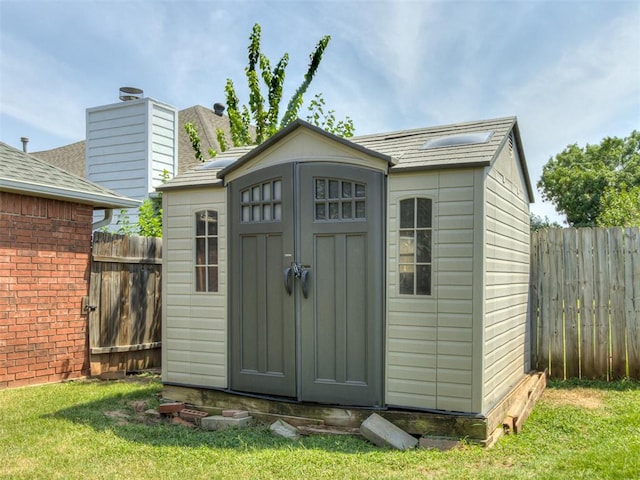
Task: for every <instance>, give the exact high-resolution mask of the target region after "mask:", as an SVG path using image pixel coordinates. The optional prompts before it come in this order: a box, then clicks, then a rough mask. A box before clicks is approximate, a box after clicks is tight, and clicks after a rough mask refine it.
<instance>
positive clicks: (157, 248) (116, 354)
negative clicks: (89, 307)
mask: <svg viewBox="0 0 640 480" xmlns="http://www.w3.org/2000/svg"><path fill="white" fill-rule="evenodd" d="M161 242H162V241H161V239H154V238H146V237H125V236H122V235H112V234H108V233H103V232H95V233H94V237H93V256H92V262H91V284H90V288H89V290H90V300H89V301H90V304H93V305H97V306H98V308H97V310H96V312H94V313H92V315H91V316H90V320H91V321H90V324H89V328H90V332H89V337H90V339H91V343H90V347H91V350H90V354H91V372H92V374H99V373H101V372H102V371H105V370H109V369H139V368H150V367H158V366H160V340H161V328H160V318H161V311H160V310H161V305H162V302H161V300H160V298H161V293H160V286H161V282H160V280H159V278H160V274H161V263H162V262H161V255H162V243H161Z"/></svg>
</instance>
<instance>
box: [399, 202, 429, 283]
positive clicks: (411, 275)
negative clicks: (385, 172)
mask: <svg viewBox="0 0 640 480" xmlns="http://www.w3.org/2000/svg"><path fill="white" fill-rule="evenodd" d="M432 243H433V229H432V201H431V199H428V198H409V199H406V200H401V201H400V229H399V242H398V250H399V259H398V270H399V291H400V294H402V295H431V275H432Z"/></svg>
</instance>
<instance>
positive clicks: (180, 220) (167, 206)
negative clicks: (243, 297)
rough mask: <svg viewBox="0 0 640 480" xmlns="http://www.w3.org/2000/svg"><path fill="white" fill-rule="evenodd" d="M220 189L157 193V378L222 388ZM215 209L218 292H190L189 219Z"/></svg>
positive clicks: (223, 217)
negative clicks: (160, 229)
mask: <svg viewBox="0 0 640 480" xmlns="http://www.w3.org/2000/svg"><path fill="white" fill-rule="evenodd" d="M225 198H226V191H225V190H224V189H222V188H210V187H209V188H202V189H197V190H171V191H167V192H165V193H164V195H163V208H164V211H165V212H166V213H165V217H164V225H165V226H164V229H165V230H164V245H163V248H164V252H163V256H164V259H163V282H164V284H163V291H164V292H166V294H165V296H164V304H163V309H162V312H163V320H162V321H163V325H165V328H164V329H163V339H162V346H163V357H162V375H163V381H165V382H169V383H178V384H185V385H200V386H203V387H219V388H225V387H227V302H226V296H227V286H226V278H227V263H226V259H227V241H226V235H227V212H226V202H225ZM200 210H216V211H217V212H218V262H219V263H218V268H219V270H218V284H219V288H218V292H209V293H204V292H196V291H195V273H194V259H195V241H194V238H195V222H194V214H195V212H197V211H200Z"/></svg>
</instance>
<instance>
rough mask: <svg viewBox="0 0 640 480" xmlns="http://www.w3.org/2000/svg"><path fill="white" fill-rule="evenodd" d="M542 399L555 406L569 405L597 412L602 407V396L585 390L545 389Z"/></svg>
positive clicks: (595, 391)
mask: <svg viewBox="0 0 640 480" xmlns="http://www.w3.org/2000/svg"><path fill="white" fill-rule="evenodd" d="M542 399H543V400H544V401H546V402H549V403H551V404H555V405H571V406H573V407H579V408H586V409H588V410H597V409H598V408H601V407H602V406H603V405H604V394H603V393H602V392H599V391H597V390H591V389H587V388H572V389H562V388H547V389H546V390H545V391H544V393H543V394H542Z"/></svg>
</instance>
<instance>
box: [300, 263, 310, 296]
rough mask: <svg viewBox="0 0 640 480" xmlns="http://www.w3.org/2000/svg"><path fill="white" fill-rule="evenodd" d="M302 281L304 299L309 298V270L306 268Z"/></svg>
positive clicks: (301, 275) (303, 271)
mask: <svg viewBox="0 0 640 480" xmlns="http://www.w3.org/2000/svg"><path fill="white" fill-rule="evenodd" d="M300 280H301V281H302V295H303V296H304V298H308V297H309V270H307V269H306V268H305V269H303V270H302V273H301V274H300Z"/></svg>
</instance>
